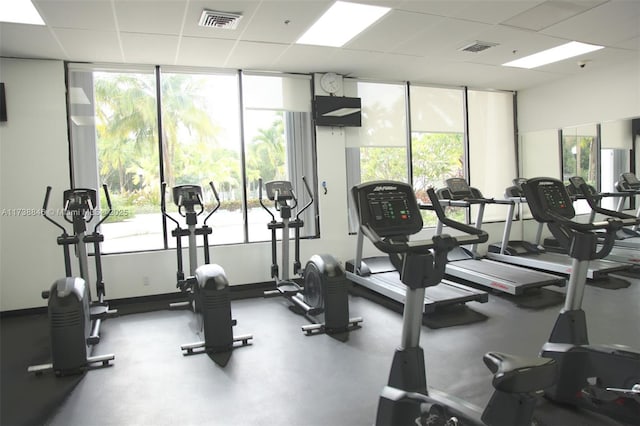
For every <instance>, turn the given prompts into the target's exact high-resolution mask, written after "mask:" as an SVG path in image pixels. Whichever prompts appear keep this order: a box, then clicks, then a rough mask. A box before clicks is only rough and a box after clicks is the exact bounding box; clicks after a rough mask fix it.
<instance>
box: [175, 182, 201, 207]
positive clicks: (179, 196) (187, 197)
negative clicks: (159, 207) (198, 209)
mask: <svg viewBox="0 0 640 426" xmlns="http://www.w3.org/2000/svg"><path fill="white" fill-rule="evenodd" d="M173 201H174V202H175V203H176V205H177V206H185V207H186V206H195V205H201V204H202V188H201V187H200V186H198V185H178V186H175V187H174V188H173Z"/></svg>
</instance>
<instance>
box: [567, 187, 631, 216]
mask: <svg viewBox="0 0 640 426" xmlns="http://www.w3.org/2000/svg"><path fill="white" fill-rule="evenodd" d="M580 191H581V192H582V194H581V196H582V197H581V198H583V199H585V200H587V203H589V207H591V210H593V211H595V212H596V213H600V214H602V215H604V216H608V217H610V218H615V219H620V220H621V221H622V223H623V225H637V224H638V223H640V219H638V218H636V217H635V216H631V215H630V214H626V213H623V212H617V211H615V210H610V209H606V208H604V207H602V206H600V205H599V204H598V203H597V202H596V200H597V199H598V198H601V197H602V195H601V194H597V195H596V194H594V195H595V196H594V195H592V194H591V193H590V191H589V185H587V184H586V183H583V184H582V185H580ZM598 195H599V196H600V197H598Z"/></svg>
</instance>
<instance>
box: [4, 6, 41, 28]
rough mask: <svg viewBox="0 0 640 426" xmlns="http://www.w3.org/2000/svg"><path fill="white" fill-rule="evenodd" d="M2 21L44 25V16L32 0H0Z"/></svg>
mask: <svg viewBox="0 0 640 426" xmlns="http://www.w3.org/2000/svg"><path fill="white" fill-rule="evenodd" d="M0 22H12V23H14V24H32V25H44V21H43V20H42V17H41V16H40V14H39V13H38V11H37V10H36V8H35V7H34V6H33V3H31V0H2V1H0Z"/></svg>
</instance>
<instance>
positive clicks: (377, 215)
mask: <svg viewBox="0 0 640 426" xmlns="http://www.w3.org/2000/svg"><path fill="white" fill-rule="evenodd" d="M368 198H369V208H370V209H371V213H372V216H373V219H374V220H375V221H376V225H378V226H383V227H384V226H393V225H397V224H399V223H402V222H404V221H408V220H410V219H411V212H410V211H409V206H408V205H407V199H406V197H405V196H404V194H402V193H398V194H397V195H395V196H394V195H392V198H389V199H384V198H382V197H376V194H369V196H368Z"/></svg>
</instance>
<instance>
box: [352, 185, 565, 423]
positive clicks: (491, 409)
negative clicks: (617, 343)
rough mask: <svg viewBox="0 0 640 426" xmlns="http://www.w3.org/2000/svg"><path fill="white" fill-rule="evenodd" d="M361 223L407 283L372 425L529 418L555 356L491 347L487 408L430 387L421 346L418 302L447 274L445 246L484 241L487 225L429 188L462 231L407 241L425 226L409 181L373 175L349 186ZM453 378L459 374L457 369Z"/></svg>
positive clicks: (453, 226)
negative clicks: (397, 339)
mask: <svg viewBox="0 0 640 426" xmlns="http://www.w3.org/2000/svg"><path fill="white" fill-rule="evenodd" d="M351 191H352V195H353V199H354V201H355V205H356V210H357V213H358V217H359V223H360V227H361V229H362V232H363V233H364V235H366V237H367V238H368V239H369V240H371V242H372V243H373V244H374V245H375V246H376V247H377V248H378V249H379V250H381V251H383V252H384V253H387V254H388V255H389V258H390V260H391V262H392V263H393V265H394V266H395V267H396V269H397V273H399V275H400V280H401V282H402V283H403V284H404V285H405V286H406V287H407V289H406V294H407V297H406V301H405V307H404V314H403V317H402V338H401V343H400V346H399V348H398V349H396V352H395V355H394V357H393V362H392V365H391V372H390V373H389V381H388V384H387V385H386V386H385V387H384V388H383V390H382V393H381V395H380V398H379V402H378V411H377V415H376V421H375V424H376V425H377V426H382V425H384V426H391V425H393V426H404V425H407V426H408V425H412V426H413V425H452V426H453V425H493V426H498V425H500V426H503V425H530V424H531V422H532V418H533V410H534V408H535V406H536V402H537V399H538V398H537V396H536V393H537V392H539V391H540V390H542V389H544V388H546V387H548V386H550V385H551V384H553V380H554V377H555V373H556V371H555V367H556V366H555V362H554V361H553V360H552V359H547V358H537V357H536V358H522V357H517V356H513V355H509V354H505V353H499V352H489V353H487V354H486V355H485V356H484V362H485V364H486V365H487V367H488V368H489V369H490V370H491V371H492V372H493V373H494V376H493V386H494V388H495V391H494V393H493V395H492V397H491V399H490V401H489V403H488V404H487V406H486V408H485V409H484V410H481V409H480V408H479V407H475V406H473V405H471V404H469V403H468V402H466V401H462V400H459V399H457V398H455V397H454V396H451V395H447V394H445V393H443V392H440V391H437V390H435V389H427V380H426V371H425V360H424V352H423V350H422V348H421V347H420V334H421V328H422V327H421V320H422V318H421V317H422V305H423V301H424V292H425V288H426V287H430V286H435V285H437V284H438V283H439V282H440V280H441V279H442V277H443V276H444V270H445V265H446V264H447V253H448V252H449V251H450V250H451V249H453V248H454V247H457V246H458V245H460V244H474V243H482V242H484V241H486V240H487V238H488V235H487V233H486V232H484V231H482V230H480V229H477V228H474V227H472V226H469V225H466V224H462V223H460V222H456V221H453V220H451V219H449V218H447V217H446V216H445V215H444V212H443V210H442V208H441V206H440V204H439V201H438V199H437V196H436V194H435V192H434V190H433V188H429V189H428V190H427V194H428V195H429V198H430V200H431V202H432V203H433V204H432V205H433V208H434V210H435V211H436V213H437V214H438V218H439V219H440V220H442V221H443V222H444V223H445V224H446V225H447V226H449V227H450V228H451V229H456V230H457V231H461V232H462V233H464V235H461V236H456V237H452V236H449V235H445V234H443V235H436V236H434V237H433V238H431V239H428V240H411V239H410V237H411V236H412V235H414V234H416V233H418V232H419V231H421V230H422V226H423V223H422V216H421V214H420V209H419V208H418V204H417V200H416V198H415V194H414V193H413V188H412V187H411V185H408V184H406V183H402V182H393V181H377V182H368V183H363V184H360V185H357V186H355V187H353V188H352V190H351ZM451 377H452V380H459V378H457V377H456V375H455V373H452V374H451Z"/></svg>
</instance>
